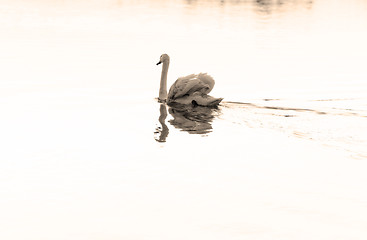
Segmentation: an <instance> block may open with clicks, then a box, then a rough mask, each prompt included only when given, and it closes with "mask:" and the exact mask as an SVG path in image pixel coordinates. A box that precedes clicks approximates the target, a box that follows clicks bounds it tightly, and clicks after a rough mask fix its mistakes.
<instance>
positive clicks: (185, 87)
mask: <svg viewBox="0 0 367 240" xmlns="http://www.w3.org/2000/svg"><path fill="white" fill-rule="evenodd" d="M169 62H170V58H169V56H168V55H167V54H163V55H162V56H161V58H160V61H159V62H158V63H157V65H158V64H160V63H163V67H162V75H161V84H160V89H159V100H160V101H167V103H168V104H174V103H179V104H185V105H186V104H197V105H201V106H216V105H218V104H219V103H220V102H221V101H222V100H223V98H214V97H212V96H209V95H208V93H209V92H210V91H211V90H212V89H213V87H214V84H215V81H214V79H213V78H212V77H211V76H209V75H208V74H206V73H199V74H191V75H188V76H186V77H180V78H178V79H177V80H176V81H175V83H174V84H173V85H172V86H171V88H170V89H169V92H168V95H167V73H168V66H169Z"/></svg>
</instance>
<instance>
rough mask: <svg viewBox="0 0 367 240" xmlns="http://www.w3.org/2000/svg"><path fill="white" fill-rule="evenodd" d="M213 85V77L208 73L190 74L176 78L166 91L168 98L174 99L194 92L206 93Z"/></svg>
mask: <svg viewBox="0 0 367 240" xmlns="http://www.w3.org/2000/svg"><path fill="white" fill-rule="evenodd" d="M213 87H214V79H213V78H212V77H211V76H209V75H208V74H206V73H200V74H191V75H188V76H186V77H180V78H178V79H177V80H176V82H175V83H174V84H173V85H172V86H171V88H170V90H169V92H168V98H169V99H176V98H180V97H182V96H184V95H190V94H192V93H194V92H200V93H203V94H208V93H209V92H210V91H211V90H212V89H213Z"/></svg>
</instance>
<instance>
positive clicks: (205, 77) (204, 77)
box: [197, 73, 215, 94]
mask: <svg viewBox="0 0 367 240" xmlns="http://www.w3.org/2000/svg"><path fill="white" fill-rule="evenodd" d="M197 78H198V79H199V80H200V81H201V82H203V83H204V84H207V85H208V86H209V89H207V92H203V93H205V94H208V93H210V91H211V90H212V89H213V87H214V84H215V81H214V79H213V78H212V76H210V75H208V74H206V73H199V74H198V75H197Z"/></svg>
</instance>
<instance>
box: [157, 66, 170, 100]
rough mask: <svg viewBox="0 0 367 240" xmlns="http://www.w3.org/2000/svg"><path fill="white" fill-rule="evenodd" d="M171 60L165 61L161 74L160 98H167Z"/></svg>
mask: <svg viewBox="0 0 367 240" xmlns="http://www.w3.org/2000/svg"><path fill="white" fill-rule="evenodd" d="M168 66H169V62H168V61H164V62H163V67H162V74H161V85H160V88H159V100H166V99H167V73H168Z"/></svg>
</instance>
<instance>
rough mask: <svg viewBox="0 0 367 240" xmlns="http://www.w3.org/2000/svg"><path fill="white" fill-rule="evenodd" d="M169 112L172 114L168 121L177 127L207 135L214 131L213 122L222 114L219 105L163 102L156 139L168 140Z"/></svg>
mask: <svg viewBox="0 0 367 240" xmlns="http://www.w3.org/2000/svg"><path fill="white" fill-rule="evenodd" d="M167 107H168V112H169V114H170V115H171V116H172V118H171V119H169V120H168V122H169V123H170V124H171V125H172V126H174V127H175V128H177V129H179V130H181V131H185V132H188V133H190V134H202V135H206V134H208V133H210V132H212V131H213V126H212V122H213V120H214V119H215V117H216V116H218V115H219V114H220V109H219V108H218V107H202V106H198V105H196V106H195V105H183V104H174V105H172V104H170V105H169V106H167V105H166V104H165V103H161V104H160V107H159V111H160V115H159V118H158V121H159V125H158V126H157V127H156V129H155V132H154V134H155V137H154V138H155V140H156V141H157V142H166V139H167V137H168V133H169V129H168V127H167V124H166V118H167V115H168V114H167Z"/></svg>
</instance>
